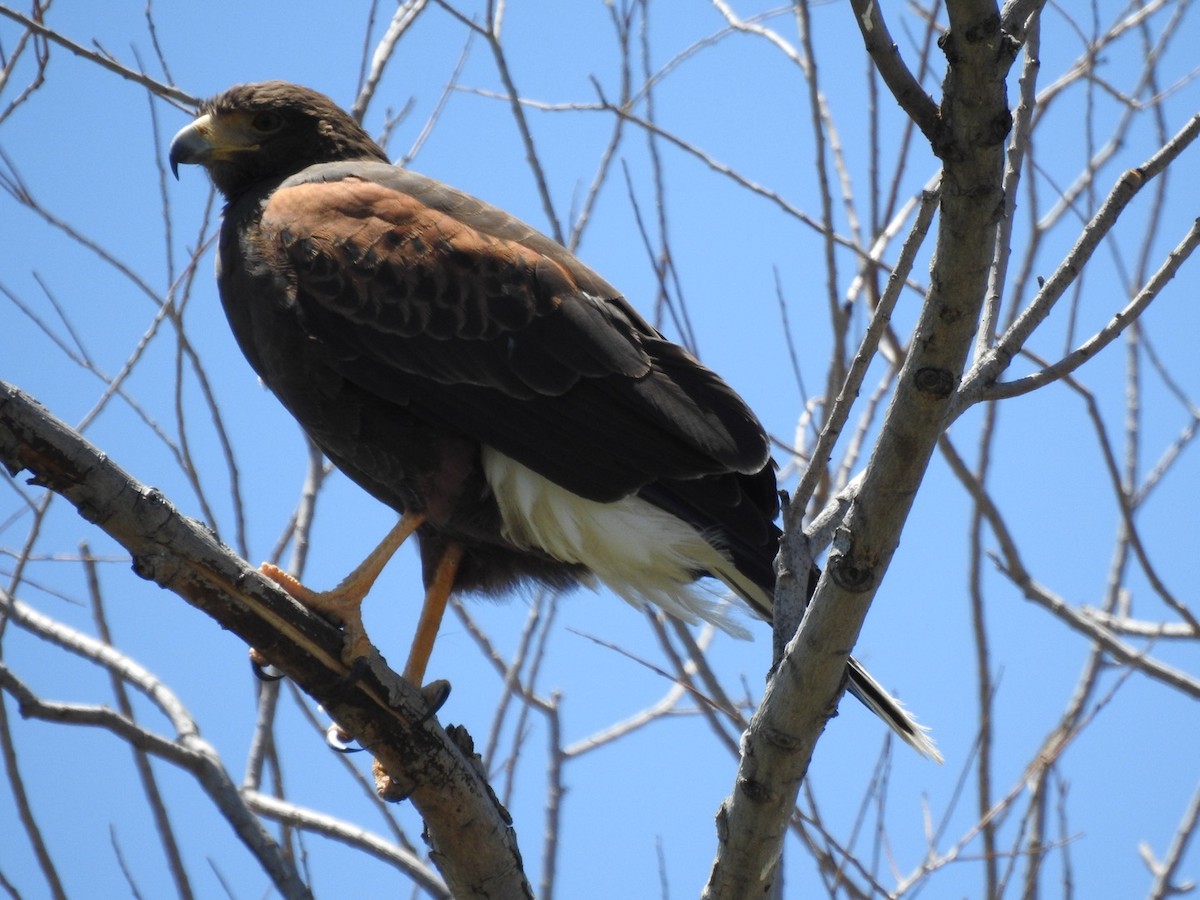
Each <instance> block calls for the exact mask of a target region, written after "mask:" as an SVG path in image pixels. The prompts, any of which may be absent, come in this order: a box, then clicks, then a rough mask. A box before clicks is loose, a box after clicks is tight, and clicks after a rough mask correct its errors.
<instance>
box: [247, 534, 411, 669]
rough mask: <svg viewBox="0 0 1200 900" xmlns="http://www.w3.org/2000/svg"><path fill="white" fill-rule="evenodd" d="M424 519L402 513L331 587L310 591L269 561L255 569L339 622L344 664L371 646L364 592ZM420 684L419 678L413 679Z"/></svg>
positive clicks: (305, 602) (366, 652) (308, 605)
mask: <svg viewBox="0 0 1200 900" xmlns="http://www.w3.org/2000/svg"><path fill="white" fill-rule="evenodd" d="M424 521H425V516H424V515H423V514H421V513H405V514H404V515H403V516H402V517H401V518H400V521H399V522H398V523H396V526H395V527H394V528H393V529H392V530H391V531H389V532H388V534H387V537H385V538H384V539H383V540H382V541H381V542H380V544H379V546H378V547H376V548H375V549H374V550H373V551H371V555H370V556H368V557H367V558H366V559H364V560H363V561H362V564H361V565H359V566H358V568H356V569H355V570H354V571H353V572H351V573H350V574H349V575H347V576H346V577H345V578H344V579H342V582H341V583H340V584H339V585H338V586H337V587H335V588H334V589H333V590H331V591H313V590H310V589H309V588H306V587H305V586H304V585H302V584H301V583H300V582H299V581H297V580H296V579H295V578H293V577H292V576H291V575H289V574H288V573H287V572H285V571H283V570H282V569H280V568H279V567H278V566H274V565H272V564H271V563H263V564H262V565H261V566H259V571H260V572H262V573H263V574H264V575H266V576H267V577H268V578H270V579H271V580H272V581H275V582H277V583H278V584H279V586H280V587H281V588H283V589H284V590H285V591H287V592H288V593H289V594H291V595H292V596H293V597H295V598H296V599H297V600H299V601H300V602H301V603H303V604H304V605H305V606H307V607H308V608H309V609H312V610H315V611H317V612H320V613H324V614H326V615H330V616H332V617H334V618H336V619H337V620H338V621H340V622H341V623H342V628H343V629H344V631H345V633H346V644H345V647H344V648H343V651H342V659H343V660H344V661H345V662H346V663H347V665H348V664H350V663H351V662H353V661H354V660H355V659H358V658H359V657H362V656H366V655H367V654H368V653H369V652H370V649H371V642H370V640H369V639H368V638H367V630H366V628H365V627H364V625H363V620H362V604H363V600H364V599H366V596H367V592H368V591H370V590H371V586H372V585H373V584H375V580H376V579H377V578H379V573H380V572H382V571H383V567H384V566H385V565H387V563H388V560H390V559H391V558H392V555H393V554H394V553H395V552H396V550H398V549H399V547H400V545H401V544H403V543H404V541H405V540H406V539H407V538H408V537H409V536H410V535H411V534H412V533H413V532H414V531H416V530H417V528H419V527H420V525H421V523H422V522H424ZM414 683H415V684H417V686H418V687H419V686H420V683H419V682H414Z"/></svg>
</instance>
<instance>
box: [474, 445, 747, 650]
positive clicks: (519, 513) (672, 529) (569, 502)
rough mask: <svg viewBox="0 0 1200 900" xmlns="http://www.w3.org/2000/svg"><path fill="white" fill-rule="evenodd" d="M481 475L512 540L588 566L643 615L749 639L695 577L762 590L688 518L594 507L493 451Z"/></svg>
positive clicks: (635, 502)
mask: <svg viewBox="0 0 1200 900" xmlns="http://www.w3.org/2000/svg"><path fill="white" fill-rule="evenodd" d="M483 471H484V476H485V477H486V478H487V481H488V484H489V485H490V486H491V489H492V493H493V494H494V495H495V497H496V502H497V504H498V505H499V507H500V517H501V519H502V520H503V532H504V537H505V538H506V539H507V540H509V541H512V542H513V543H514V544H516V545H518V546H520V547H531V548H532V547H536V548H538V549H540V550H542V551H544V552H546V553H549V554H550V555H551V556H553V557H554V558H555V559H559V560H562V561H563V562H569V563H580V564H582V565H584V566H587V568H588V569H590V570H591V571H592V572H593V573H594V574H595V576H596V577H597V578H598V579H599V580H600V581H602V582H603V583H604V584H605V585H606V586H607V587H608V588H609V589H610V590H611V591H612V592H613V593H615V594H616V595H617V596H619V597H621V598H622V599H624V600H625V601H627V602H628V603H630V604H632V605H633V606H635V607H637V608H638V609H644V608H645V606H646V604H647V603H649V604H653V605H654V606H657V607H659V608H661V609H662V610H664V611H665V612H667V613H668V614H670V615H672V616H674V617H675V618H677V619H682V620H683V621H685V622H695V621H697V620H698V619H703V620H704V621H706V622H712V623H713V624H714V625H716V626H717V627H719V628H721V629H722V630H724V631H726V632H728V633H729V634H731V635H734V636H735V637H739V638H749V637H750V634H749V632H748V631H747V630H746V629H745V628H743V627H742V626H741V625H740V624H738V623H737V622H736V621H734V618H733V616H732V615H731V608H730V607H729V606H728V605H727V604H725V603H722V602H721V601H720V599H719V598H717V597H715V596H711V595H710V596H705V594H706V593H710V594H711V592H708V591H705V590H704V589H703V588H702V587H700V586H698V585H697V584H696V575H695V573H696V572H699V571H706V572H711V573H712V574H713V575H715V576H717V577H718V578H720V579H721V580H722V581H724V582H726V583H727V584H729V585H730V586H731V587H733V588H734V589H735V590H737V591H738V592H739V593H745V592H746V591H756V590H757V589H756V588H754V586H753V585H751V584H750V583H749V582H748V581H747V580H746V578H745V577H744V576H743V575H742V574H741V573H740V572H738V571H737V570H736V569H735V568H734V566H733V563H732V562H730V560H729V559H727V558H726V557H725V556H724V554H722V553H721V552H720V551H719V550H718V549H717V548H716V547H714V546H713V545H712V544H710V543H709V542H708V541H706V540H705V539H704V536H703V535H702V534H701V533H700V532H699V531H697V530H696V529H695V528H693V527H692V526H691V525H688V524H687V523H686V522H684V521H683V520H682V519H679V518H678V517H676V516H673V515H671V514H670V513H669V512H667V511H665V510H662V509H659V508H658V507H657V506H655V505H654V504H652V503H648V502H646V501H645V500H642V499H640V498H638V497H626V498H624V499H622V500H618V501H617V502H615V503H598V502H597V501H595V500H588V499H586V498H584V497H580V496H579V495H578V494H574V493H572V492H571V491H568V490H566V489H565V488H562V487H560V486H558V485H557V484H555V483H554V482H552V481H549V480H548V479H546V478H543V477H542V476H541V475H539V474H537V473H536V472H534V471H533V470H532V469H529V468H527V467H526V466H523V465H521V464H520V463H519V462H517V461H516V460H514V459H512V458H510V457H508V456H505V455H504V454H503V453H500V452H499V451H497V450H493V449H492V448H490V447H484V448H483Z"/></svg>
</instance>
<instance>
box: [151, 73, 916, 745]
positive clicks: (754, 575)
mask: <svg viewBox="0 0 1200 900" xmlns="http://www.w3.org/2000/svg"><path fill="white" fill-rule="evenodd" d="M200 113H201V115H200V117H199V118H198V119H197V120H196V122H194V123H193V124H192V125H190V126H188V127H187V128H185V129H184V130H183V131H181V132H180V134H179V135H178V136H177V137H176V138H175V141H174V142H173V143H172V146H171V163H172V166H173V167H175V166H177V165H178V164H179V163H199V164H201V165H203V166H205V167H206V168H207V169H208V171H209V173H210V174H211V176H212V179H213V182H214V184H215V185H216V187H217V188H218V190H220V191H221V193H222V194H223V195H224V196H225V198H226V200H227V206H226V208H225V220H224V224H223V226H222V229H221V239H220V248H219V270H218V283H219V286H220V292H221V298H222V302H223V304H224V307H225V312H226V315H227V316H228V318H229V322H230V325H231V326H232V328H233V332H234V334H235V335H236V337H237V340H238V344H239V346H240V347H241V349H242V351H243V353H245V355H246V358H247V359H248V360H249V362H250V364H251V365H252V366H253V367H254V369H255V371H256V372H257V373H258V374H259V375H260V376H261V378H262V379H263V381H264V382H265V383H266V384H267V385H268V387H270V389H271V390H272V391H273V392H274V393H275V395H276V396H277V397H278V398H279V399H280V400H281V401H282V402H283V404H284V405H285V406H286V407H287V408H288V410H289V411H290V412H291V413H292V414H293V415H294V416H295V417H296V418H297V419H298V420H299V421H300V423H301V424H302V425H303V426H304V428H305V429H306V431H307V432H308V433H309V434H310V435H311V436H312V438H313V439H314V440H315V441H316V443H317V444H318V445H319V446H320V447H321V448H322V449H323V450H324V451H325V452H326V453H327V454H328V455H329V457H330V459H331V460H332V461H333V462H334V463H335V464H336V465H337V466H338V468H340V469H342V471H344V472H345V473H346V474H347V475H349V476H350V477H351V478H352V479H353V480H354V481H356V482H357V483H358V484H359V485H361V486H362V487H363V488H364V489H365V490H367V491H368V492H370V493H371V494H372V495H374V496H375V497H376V498H378V499H379V500H381V501H383V502H384V503H387V504H388V505H390V506H392V507H393V508H394V509H396V510H398V511H400V512H404V513H408V514H415V515H416V516H418V517H419V520H420V525H419V529H418V531H417V535H418V540H419V542H420V545H421V555H422V560H423V563H424V566H425V570H426V580H427V582H428V581H430V580H432V577H433V572H434V570H435V569H436V567H437V565H438V563H439V561H440V560H442V559H443V558H444V556H445V554H446V552H447V549H448V548H451V547H453V548H455V553H456V554H457V553H459V552H461V560H457V559H456V562H455V565H456V567H457V568H456V572H455V574H454V579H453V580H454V585H455V587H456V588H457V589H459V590H467V591H470V590H481V591H488V592H496V591H501V590H505V589H508V588H509V587H511V586H512V585H514V584H515V583H517V582H520V581H523V580H534V581H539V582H544V583H547V584H550V585H552V586H556V587H561V586H566V585H569V584H572V583H575V582H577V581H581V580H583V581H588V580H590V579H591V578H592V577H593V576H595V577H598V578H599V579H600V580H602V581H604V582H605V583H607V584H608V585H609V586H610V587H612V588H613V590H615V591H616V592H617V593H618V594H620V595H622V596H624V597H625V598H626V599H629V600H631V601H632V602H635V603H637V604H641V603H644V602H647V601H649V602H654V603H657V604H659V605H661V606H663V607H664V608H665V609H667V610H668V611H669V612H671V613H672V614H674V615H677V616H680V617H683V618H686V619H695V618H697V617H702V618H708V619H711V620H713V621H717V622H719V623H720V624H723V625H724V626H726V627H729V628H731V630H736V628H737V626H734V625H731V624H730V623H729V622H728V621H727V620H726V619H725V618H724V617H723V614H722V612H721V611H720V610H719V608H718V607H717V606H716V605H715V604H713V603H712V602H711V601H709V600H707V599H705V598H704V597H703V596H702V595H701V594H700V593H698V592H696V591H694V590H693V589H692V588H691V586H690V585H691V583H692V582H693V581H694V580H695V579H696V578H698V577H701V576H703V575H714V576H716V577H718V578H720V579H721V580H723V581H725V582H726V584H728V585H729V586H730V587H731V588H732V589H733V590H735V591H736V592H737V593H738V594H740V595H741V596H742V597H743V598H744V599H745V600H746V601H747V602H748V603H749V604H750V605H751V607H752V608H753V609H754V610H755V611H756V612H757V613H758V614H759V615H761V616H762V617H764V618H768V619H769V618H770V604H771V598H772V595H773V591H774V580H775V576H774V568H773V560H774V557H775V554H776V550H777V547H778V542H779V531H778V529H777V527H776V526H775V524H774V519H775V517H776V515H777V513H778V505H777V504H778V500H777V496H776V488H775V476H774V472H773V470H772V466H771V463H770V458H769V451H768V444H767V439H766V435H765V434H764V432H763V429H762V427H761V425H760V424H759V422H758V420H757V419H756V418H755V416H754V415H753V413H752V412H751V411H750V410H749V409H748V408H747V407H746V405H745V404H744V403H743V401H742V400H741V399H740V398H739V397H738V396H737V395H736V394H735V393H734V392H733V390H732V389H731V388H729V386H728V385H726V384H725V383H724V382H723V381H722V380H721V379H720V378H718V377H717V376H716V375H715V374H714V373H713V372H712V371H710V370H709V369H707V368H705V367H704V366H703V365H701V364H700V363H699V362H698V361H697V360H696V359H694V358H693V357H692V356H691V355H690V354H688V353H687V351H685V350H684V349H682V348H681V347H679V346H678V345H676V344H674V343H671V342H670V341H668V340H667V339H665V338H664V337H663V336H662V335H661V334H659V333H658V332H657V331H656V330H655V329H654V328H653V327H651V326H650V325H649V324H648V323H647V322H646V321H645V320H644V319H643V318H642V317H641V316H639V315H638V313H637V312H636V311H635V310H634V309H633V308H632V307H631V306H630V305H629V304H628V303H627V302H626V301H625V300H624V298H623V297H622V296H621V295H620V294H619V293H618V292H617V291H616V290H615V289H614V288H613V287H612V286H611V285H609V284H608V283H607V282H605V281H604V280H603V279H602V278H600V276H599V275H597V274H596V273H595V272H593V271H592V270H591V269H589V268H588V267H587V266H585V265H584V264H583V263H581V262H580V261H579V260H578V259H576V258H575V256H574V255H573V254H571V253H570V252H569V251H567V250H566V249H565V248H563V247H562V246H560V245H559V244H557V243H555V242H554V241H552V240H550V239H549V238H547V237H545V236H544V235H542V234H540V233H539V232H537V231H536V230H534V229H533V228H531V227H529V226H528V225H526V224H524V223H522V222H520V221H518V220H517V219H515V218H513V217H511V216H509V215H507V214H506V213H504V212H502V211H500V210H498V209H495V208H494V207H491V206H489V205H487V204H485V203H483V202H481V201H479V200H476V199H474V198H473V197H470V196H467V195H466V194H463V193H461V192H459V191H456V190H454V189H453V188H450V187H447V186H446V185H443V184H440V183H438V182H435V181H432V180H431V179H428V178H425V177H423V176H421V175H417V174H415V173H413V172H409V171H407V170H405V169H402V168H399V167H396V166H392V165H390V164H389V163H388V162H387V159H386V156H385V154H384V152H383V150H382V149H381V148H380V147H379V146H378V145H377V144H375V142H374V141H372V140H371V139H370V137H369V136H368V135H367V134H366V133H365V132H364V131H363V130H362V128H361V127H359V125H358V124H357V123H356V122H354V120H353V119H352V118H350V117H349V116H348V115H346V114H345V113H344V112H343V111H342V110H341V109H339V108H338V107H337V106H336V105H335V104H334V103H333V102H332V101H330V100H329V99H328V98H326V97H324V96H323V95H321V94H318V93H316V92H314V91H311V90H308V89H306V88H301V87H298V86H295V85H290V84H286V83H282V82H268V83H265V84H252V85H242V86H239V87H235V88H233V89H231V90H229V91H227V92H226V93H224V94H222V95H220V96H218V97H216V98H214V99H213V100H210V101H208V102H207V103H205V104H204V105H203V106H202V108H201V110H200ZM850 678H851V681H850V687H851V690H853V691H854V692H855V693H856V694H858V695H859V696H860V697H863V698H864V699H865V700H866V702H867V703H868V705H869V706H871V707H872V708H873V709H874V710H875V711H876V712H878V713H880V714H881V715H882V716H883V717H884V718H885V719H886V720H887V721H889V723H890V724H892V725H893V727H895V728H896V729H897V731H898V732H900V733H901V736H902V737H904V738H905V740H908V741H909V742H910V743H913V744H914V746H918V747H919V748H920V749H922V750H923V752H929V747H931V745H928V746H926V745H927V744H928V741H927V739H926V738H925V736H924V735H923V733H922V732H921V730H920V728H919V726H916V725H915V723H913V722H912V721H911V719H909V718H908V717H907V716H906V715H905V714H904V713H903V711H902V710H901V709H900V708H899V707H898V705H896V704H895V702H894V701H892V700H891V698H889V697H888V696H887V695H886V693H884V692H883V691H882V689H880V688H879V687H878V685H876V684H875V683H874V682H873V681H871V680H870V677H869V676H867V675H866V673H865V672H863V671H862V670H861V668H860V667H859V666H858V665H857V663H854V662H853V661H851V666H850Z"/></svg>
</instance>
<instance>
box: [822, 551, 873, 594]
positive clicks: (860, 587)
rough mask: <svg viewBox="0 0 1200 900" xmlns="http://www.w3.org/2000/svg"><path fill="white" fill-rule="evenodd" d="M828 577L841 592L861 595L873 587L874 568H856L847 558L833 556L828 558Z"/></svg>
mask: <svg viewBox="0 0 1200 900" xmlns="http://www.w3.org/2000/svg"><path fill="white" fill-rule="evenodd" d="M829 577H830V578H832V579H833V582H834V584H836V585H837V586H838V587H840V588H842V590H845V591H850V592H851V593H854V594H861V593H864V592H865V591H869V590H871V589H872V588H873V587H874V586H875V582H876V573H875V567H874V566H856V565H855V564H854V563H853V562H852V561H851V560H850V557H849V556H844V555H840V554H839V555H834V556H830V558H829Z"/></svg>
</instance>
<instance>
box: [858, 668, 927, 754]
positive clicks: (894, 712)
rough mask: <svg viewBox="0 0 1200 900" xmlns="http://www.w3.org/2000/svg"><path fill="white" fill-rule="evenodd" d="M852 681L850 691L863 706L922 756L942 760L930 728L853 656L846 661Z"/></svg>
mask: <svg viewBox="0 0 1200 900" xmlns="http://www.w3.org/2000/svg"><path fill="white" fill-rule="evenodd" d="M846 673H847V674H848V675H849V678H850V683H849V684H848V685H847V690H849V691H850V693H852V694H853V695H854V696H855V697H857V698H858V699H859V700H860V701H862V704H863V706H865V707H866V708H867V709H869V710H871V712H873V713H875V715H877V716H879V718H881V719H883V721H885V722H887V724H888V727H890V728H891V729H892V731H894V732H896V734H898V735H899V736H900V740H902V741H904V743H906V744H908V746H910V747H912V748H913V749H914V750H916V751H917V752H918V753H920V754H921V755H922V756H927V757H929V758H930V759H932V760H933V761H934V762H938V763H940V762H941V761H942V754H941V753H939V752H938V748H937V745H936V744H935V743H934V742H933V738H931V737H930V736H929V729H928V728H926V727H925V726H924V725H922V724H921V723H920V722H918V721H917V720H916V719H914V718H913V717H912V716H911V715H909V713H908V710H906V709H905V708H904V706H903V704H901V703H900V701H899V700H897V699H896V698H895V697H893V696H892V695H891V694H889V693H888V692H887V691H885V690H884V689H883V687H882V686H881V685H880V684H879V682H878V681H876V680H875V679H874V678H872V677H871V676H870V674H869V673H868V672H867V670H866V669H864V668H863V667H862V664H861V663H859V661H858V660H857V659H855V658H854V657H853V656H852V657H850V661H849V662H848V663H846Z"/></svg>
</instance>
